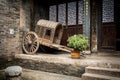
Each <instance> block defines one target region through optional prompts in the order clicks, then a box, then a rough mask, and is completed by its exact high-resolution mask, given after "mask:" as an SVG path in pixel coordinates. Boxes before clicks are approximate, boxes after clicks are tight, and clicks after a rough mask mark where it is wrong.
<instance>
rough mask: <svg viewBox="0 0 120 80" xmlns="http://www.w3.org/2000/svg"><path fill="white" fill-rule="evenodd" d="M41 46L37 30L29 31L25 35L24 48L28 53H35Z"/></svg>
mask: <svg viewBox="0 0 120 80" xmlns="http://www.w3.org/2000/svg"><path fill="white" fill-rule="evenodd" d="M38 48H39V41H38V36H37V34H36V33H35V32H28V33H27V34H26V35H25V36H24V37H23V50H24V51H25V53H27V54H34V53H36V51H37V50H38Z"/></svg>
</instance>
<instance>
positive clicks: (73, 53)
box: [71, 50, 80, 59]
mask: <svg viewBox="0 0 120 80" xmlns="http://www.w3.org/2000/svg"><path fill="white" fill-rule="evenodd" d="M71 58H73V59H79V58H80V51H79V50H73V51H71Z"/></svg>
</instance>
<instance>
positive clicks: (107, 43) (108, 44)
mask: <svg viewBox="0 0 120 80" xmlns="http://www.w3.org/2000/svg"><path fill="white" fill-rule="evenodd" d="M101 38H102V39H101V41H102V43H101V47H102V48H108V49H115V46H116V44H115V43H116V27H115V25H114V24H113V23H104V24H102V37H101Z"/></svg>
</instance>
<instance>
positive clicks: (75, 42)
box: [67, 34, 88, 58]
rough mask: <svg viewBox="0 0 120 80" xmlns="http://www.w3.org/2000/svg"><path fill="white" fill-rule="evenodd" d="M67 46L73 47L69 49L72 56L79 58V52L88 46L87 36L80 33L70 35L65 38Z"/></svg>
mask: <svg viewBox="0 0 120 80" xmlns="http://www.w3.org/2000/svg"><path fill="white" fill-rule="evenodd" d="M67 46H68V47H70V48H73V49H74V50H73V51H71V57H72V58H80V52H82V51H83V50H85V49H86V48H87V47H88V38H87V37H86V36H85V35H82V34H78V35H73V36H70V37H68V39H67Z"/></svg>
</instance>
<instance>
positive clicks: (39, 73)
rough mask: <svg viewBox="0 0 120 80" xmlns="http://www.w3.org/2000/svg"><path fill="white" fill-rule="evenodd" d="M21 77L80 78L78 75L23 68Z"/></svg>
mask: <svg viewBox="0 0 120 80" xmlns="http://www.w3.org/2000/svg"><path fill="white" fill-rule="evenodd" d="M22 77H24V78H27V79H28V80H81V78H79V77H73V76H67V75H61V74H55V73H49V72H42V71H36V70H29V69H24V70H23V74H22Z"/></svg>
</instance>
